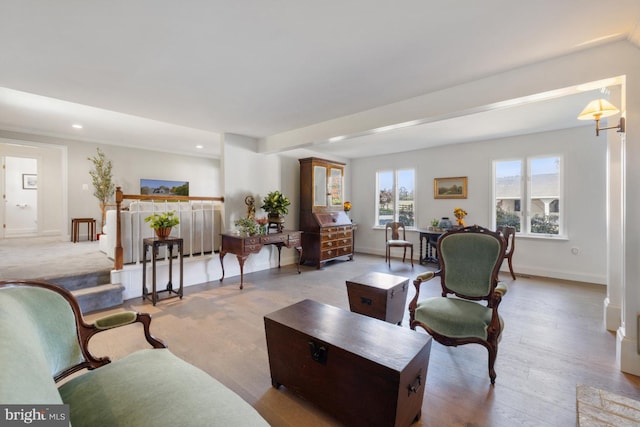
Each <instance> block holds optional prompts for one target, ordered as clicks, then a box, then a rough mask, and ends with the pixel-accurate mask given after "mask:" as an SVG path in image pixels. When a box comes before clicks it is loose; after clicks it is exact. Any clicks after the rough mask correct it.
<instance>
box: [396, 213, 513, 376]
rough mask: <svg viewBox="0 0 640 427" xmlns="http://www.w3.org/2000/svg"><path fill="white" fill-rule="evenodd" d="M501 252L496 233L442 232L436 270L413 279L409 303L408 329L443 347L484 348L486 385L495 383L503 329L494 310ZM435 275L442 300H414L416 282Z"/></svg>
mask: <svg viewBox="0 0 640 427" xmlns="http://www.w3.org/2000/svg"><path fill="white" fill-rule="evenodd" d="M505 248H506V243H505V240H504V239H503V238H502V236H500V234H499V233H497V232H494V231H491V230H488V229H486V228H483V227H479V226H477V225H474V226H471V227H465V228H460V229H455V230H451V231H448V232H446V233H445V234H443V235H442V236H441V237H440V239H439V240H438V256H439V258H440V270H438V271H436V272H433V271H429V272H426V273H423V274H420V275H419V276H418V277H417V278H416V280H414V282H413V284H414V286H415V288H416V293H415V296H414V298H413V299H412V300H411V302H410V303H409V318H410V325H409V326H410V327H411V329H414V330H415V328H416V327H417V326H420V327H421V328H423V329H424V330H425V331H427V333H429V335H431V336H432V337H433V338H434V339H435V340H436V341H438V342H439V343H440V344H443V345H447V346H458V345H463V344H471V343H477V344H481V345H483V346H484V347H486V349H487V350H488V351H489V377H490V379H491V384H495V380H496V372H495V369H494V364H495V361H496V356H497V355H498V341H499V340H500V335H501V333H502V329H503V327H504V322H503V320H502V318H501V317H500V315H499V314H498V306H499V305H500V301H501V300H502V296H503V295H504V294H505V293H506V292H507V287H506V285H504V284H503V283H500V282H498V271H499V270H500V265H501V264H502V261H503V259H504V252H505ZM435 276H439V277H440V285H441V286H442V296H440V297H434V298H425V299H423V300H422V301H420V300H419V297H420V286H421V284H422V283H424V282H426V281H428V280H430V279H432V278H433V277H435ZM448 294H453V295H455V297H453V298H448V297H447V295H448ZM480 301H486V302H487V303H486V305H484V304H482V303H480Z"/></svg>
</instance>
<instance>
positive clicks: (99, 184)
mask: <svg viewBox="0 0 640 427" xmlns="http://www.w3.org/2000/svg"><path fill="white" fill-rule="evenodd" d="M96 151H97V153H98V154H96V155H95V156H94V157H88V158H87V160H89V161H91V163H93V170H90V171H89V175H90V176H91V182H92V183H93V195H94V196H95V198H96V199H98V202H99V206H100V211H101V212H102V219H101V221H100V234H102V232H103V229H104V223H105V218H106V216H107V204H108V202H109V199H111V197H112V196H113V193H114V192H115V191H116V186H115V184H114V183H113V175H112V174H111V167H112V165H111V160H107V158H106V156H105V155H104V153H103V152H102V151H101V150H100V148H96Z"/></svg>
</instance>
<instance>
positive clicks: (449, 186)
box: [433, 176, 467, 199]
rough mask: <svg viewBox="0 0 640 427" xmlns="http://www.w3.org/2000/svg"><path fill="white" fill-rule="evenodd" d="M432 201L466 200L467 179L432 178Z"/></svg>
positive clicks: (464, 177)
mask: <svg viewBox="0 0 640 427" xmlns="http://www.w3.org/2000/svg"><path fill="white" fill-rule="evenodd" d="M433 198H434V199H466V198H467V177H466V176H458V177H455V178H434V179H433Z"/></svg>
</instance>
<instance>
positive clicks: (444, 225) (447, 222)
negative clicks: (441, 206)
mask: <svg viewBox="0 0 640 427" xmlns="http://www.w3.org/2000/svg"><path fill="white" fill-rule="evenodd" d="M451 225H452V224H451V221H450V220H449V217H446V216H443V217H442V219H441V220H440V223H439V224H438V228H442V229H443V230H448V229H450V228H451Z"/></svg>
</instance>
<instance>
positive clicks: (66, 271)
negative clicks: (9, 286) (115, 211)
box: [0, 237, 113, 279]
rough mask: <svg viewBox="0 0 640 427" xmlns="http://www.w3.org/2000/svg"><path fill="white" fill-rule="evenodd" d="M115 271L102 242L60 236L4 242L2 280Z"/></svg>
mask: <svg viewBox="0 0 640 427" xmlns="http://www.w3.org/2000/svg"><path fill="white" fill-rule="evenodd" d="M111 269H113V261H112V260H110V259H109V258H107V255H106V254H105V253H103V252H101V251H100V249H99V247H98V241H93V242H91V241H80V242H77V243H72V242H69V241H61V240H60V237H29V238H11V239H0V279H51V278H56V277H63V276H70V275H77V274H85V273H92V272H95V271H102V270H111Z"/></svg>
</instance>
